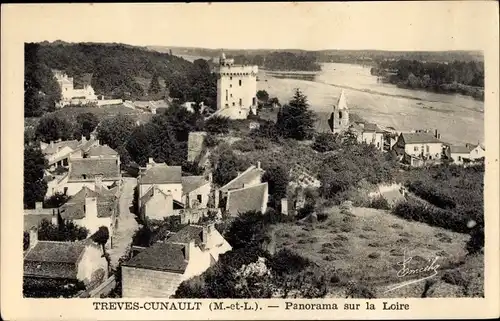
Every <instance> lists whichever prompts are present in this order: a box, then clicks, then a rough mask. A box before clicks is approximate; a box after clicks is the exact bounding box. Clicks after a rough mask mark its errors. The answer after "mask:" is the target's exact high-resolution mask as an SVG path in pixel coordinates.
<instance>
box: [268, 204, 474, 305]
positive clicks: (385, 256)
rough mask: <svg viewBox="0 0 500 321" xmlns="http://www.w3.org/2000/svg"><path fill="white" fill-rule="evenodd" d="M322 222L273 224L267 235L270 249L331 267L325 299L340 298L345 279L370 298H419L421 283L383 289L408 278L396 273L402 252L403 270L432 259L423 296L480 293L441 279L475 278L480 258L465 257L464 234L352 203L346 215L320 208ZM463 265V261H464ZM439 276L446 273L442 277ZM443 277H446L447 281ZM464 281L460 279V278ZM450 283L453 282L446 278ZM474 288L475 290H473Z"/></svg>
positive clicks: (344, 287)
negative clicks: (270, 239)
mask: <svg viewBox="0 0 500 321" xmlns="http://www.w3.org/2000/svg"><path fill="white" fill-rule="evenodd" d="M320 213H323V214H326V215H327V218H326V220H324V221H322V222H317V223H314V224H311V223H279V224H277V225H275V226H274V227H273V229H272V230H271V232H270V233H272V234H274V237H275V239H276V250H279V249H283V248H287V249H290V250H293V251H294V252H295V253H300V254H301V255H303V256H304V257H306V258H308V259H310V260H312V261H313V262H315V263H317V264H318V265H319V266H321V267H322V268H324V269H325V270H328V271H331V273H330V274H331V275H332V277H333V276H334V279H335V280H333V281H332V280H331V284H330V290H329V293H330V294H329V295H328V296H330V297H345V295H346V291H347V288H348V286H349V284H350V283H352V282H354V283H356V284H360V285H363V286H366V287H367V288H369V289H371V291H373V292H374V294H375V295H376V297H420V296H421V295H422V291H423V287H424V283H425V282H421V283H417V284H415V285H412V286H409V287H403V288H400V289H398V290H394V291H391V292H385V291H386V290H387V289H389V288H391V287H392V286H394V285H395V284H398V283H400V282H404V281H408V280H411V279H414V278H415V276H413V277H398V275H397V273H398V271H399V270H401V268H402V266H401V264H398V262H402V260H403V255H404V251H405V250H406V251H407V252H406V258H408V257H410V256H411V257H412V261H411V262H410V263H408V267H409V268H413V269H417V268H420V267H425V266H426V265H429V264H430V262H429V261H428V260H429V259H431V260H432V259H434V258H435V257H438V259H437V261H436V263H437V264H439V266H440V267H439V268H438V270H437V271H438V274H437V275H436V276H435V277H434V278H433V279H434V280H435V281H436V284H434V286H433V287H431V289H430V290H429V291H428V296H430V297H433V296H444V295H443V293H445V294H446V295H448V296H451V297H457V296H463V295H462V294H461V293H463V292H464V291H469V290H470V291H476V292H474V293H473V294H474V295H475V296H482V286H481V285H473V287H471V288H470V289H469V288H465V287H464V286H463V284H461V285H459V286H457V285H450V284H449V283H450V282H444V281H443V280H442V279H441V278H443V277H444V275H447V274H450V273H458V272H456V271H455V270H457V269H458V270H460V269H462V270H463V272H462V271H460V273H461V276H462V277H463V278H464V279H465V281H467V284H469V283H470V284H471V285H472V284H474V282H477V281H478V280H477V279H476V277H475V276H476V275H477V274H480V273H482V272H481V271H482V269H483V261H482V260H477V259H474V260H470V258H469V257H467V256H466V251H465V243H466V242H467V240H468V238H469V236H468V235H467V234H461V233H455V232H451V231H449V230H445V229H442V228H436V227H432V226H429V225H427V224H424V223H418V222H411V221H406V220H404V219H400V218H398V217H396V216H394V215H391V214H390V213H389V212H387V211H383V210H376V209H371V208H361V207H355V208H353V209H352V211H351V212H350V213H348V212H345V211H344V210H341V209H340V208H338V207H327V208H324V209H323V211H321V212H320ZM465 263H467V264H465ZM444 278H445V279H446V278H447V277H444ZM447 281H449V280H447ZM465 281H464V282H465ZM451 282H453V281H451ZM478 289H479V290H478ZM471 295H472V294H471Z"/></svg>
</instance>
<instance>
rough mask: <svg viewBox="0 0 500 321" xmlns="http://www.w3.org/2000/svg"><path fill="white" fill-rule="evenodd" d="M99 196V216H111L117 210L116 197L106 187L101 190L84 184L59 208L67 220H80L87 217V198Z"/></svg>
mask: <svg viewBox="0 0 500 321" xmlns="http://www.w3.org/2000/svg"><path fill="white" fill-rule="evenodd" d="M87 197H97V217H111V216H112V215H113V213H114V212H115V208H116V198H115V196H114V194H113V193H112V192H111V191H109V190H108V189H107V188H106V187H102V188H101V190H100V191H99V192H96V191H93V190H91V189H90V188H88V187H86V186H84V187H83V188H82V189H81V190H80V191H79V192H78V193H76V194H75V195H73V196H72V197H71V198H70V199H69V200H68V201H67V202H66V203H65V204H63V205H62V206H61V207H60V208H59V210H60V214H61V218H63V219H65V220H79V219H82V218H84V217H85V198H87Z"/></svg>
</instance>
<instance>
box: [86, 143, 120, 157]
mask: <svg viewBox="0 0 500 321" xmlns="http://www.w3.org/2000/svg"><path fill="white" fill-rule="evenodd" d="M88 154H89V156H90V157H95V156H118V153H117V152H116V151H115V150H114V149H112V148H111V147H109V146H108V145H98V146H92V147H90V148H89V150H88Z"/></svg>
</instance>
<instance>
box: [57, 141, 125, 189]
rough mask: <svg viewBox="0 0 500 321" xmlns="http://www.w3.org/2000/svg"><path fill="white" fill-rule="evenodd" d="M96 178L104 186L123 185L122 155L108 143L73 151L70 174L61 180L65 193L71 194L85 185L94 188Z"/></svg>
mask: <svg viewBox="0 0 500 321" xmlns="http://www.w3.org/2000/svg"><path fill="white" fill-rule="evenodd" d="M96 178H98V179H99V184H100V185H102V186H103V187H107V188H108V189H109V188H113V187H115V186H120V185H121V178H122V177H121V171H120V156H119V155H118V153H117V152H116V151H114V150H113V149H111V148H110V147H109V146H107V145H103V146H101V145H99V146H92V147H90V148H89V149H88V150H87V151H86V152H85V151H83V150H79V151H77V152H76V153H73V154H72V155H71V157H70V162H69V174H68V178H67V180H66V181H63V182H61V185H62V188H63V193H65V194H67V195H69V196H71V195H75V194H76V193H78V192H79V191H80V190H81V189H82V188H83V187H84V186H87V187H88V188H90V189H93V188H94V186H95V184H94V183H95V180H96Z"/></svg>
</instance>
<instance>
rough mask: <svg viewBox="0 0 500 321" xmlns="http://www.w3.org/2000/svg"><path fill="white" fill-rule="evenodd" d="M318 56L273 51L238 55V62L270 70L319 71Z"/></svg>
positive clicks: (236, 60)
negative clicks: (262, 53) (263, 53)
mask: <svg viewBox="0 0 500 321" xmlns="http://www.w3.org/2000/svg"><path fill="white" fill-rule="evenodd" d="M317 60H318V59H317V56H316V54H315V53H313V52H302V53H292V52H287V51H282V52H271V53H268V54H265V55H259V54H256V55H252V54H246V55H236V56H234V61H235V63H237V64H251V65H257V66H259V67H262V68H265V69H269V70H280V71H319V70H321V66H320V65H319V64H318V63H317Z"/></svg>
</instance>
